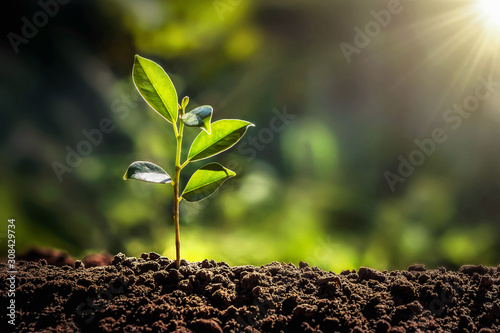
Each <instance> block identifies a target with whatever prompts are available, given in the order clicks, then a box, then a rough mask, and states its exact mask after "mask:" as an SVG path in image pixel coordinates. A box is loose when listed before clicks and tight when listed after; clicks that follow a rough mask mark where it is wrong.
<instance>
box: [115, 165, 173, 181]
mask: <svg viewBox="0 0 500 333" xmlns="http://www.w3.org/2000/svg"><path fill="white" fill-rule="evenodd" d="M123 179H125V180H127V179H137V180H142V181H145V182H149V183H157V184H168V183H170V182H171V181H172V178H170V175H169V174H168V173H166V172H165V170H163V169H162V168H161V167H159V166H158V165H156V164H154V163H151V162H146V161H136V162H134V163H132V164H130V165H129V167H128V169H127V171H126V172H125V174H124V175H123Z"/></svg>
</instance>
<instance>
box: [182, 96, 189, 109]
mask: <svg viewBox="0 0 500 333" xmlns="http://www.w3.org/2000/svg"><path fill="white" fill-rule="evenodd" d="M188 104H189V97H188V96H184V98H183V99H182V109H183V110H186V106H187V105H188Z"/></svg>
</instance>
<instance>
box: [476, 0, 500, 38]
mask: <svg viewBox="0 0 500 333" xmlns="http://www.w3.org/2000/svg"><path fill="white" fill-rule="evenodd" d="M477 7H478V10H479V12H480V14H481V16H482V17H483V20H484V22H485V24H486V25H487V27H489V28H494V29H497V30H498V31H500V0H477Z"/></svg>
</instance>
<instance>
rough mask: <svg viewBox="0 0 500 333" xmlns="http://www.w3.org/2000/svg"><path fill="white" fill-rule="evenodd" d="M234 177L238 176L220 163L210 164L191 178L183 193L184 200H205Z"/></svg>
mask: <svg viewBox="0 0 500 333" xmlns="http://www.w3.org/2000/svg"><path fill="white" fill-rule="evenodd" d="M234 176H236V173H235V172H234V171H231V170H229V169H226V168H224V167H223V166H222V165H220V164H219V163H209V164H207V165H205V166H203V167H201V168H199V169H198V170H197V171H196V172H195V173H194V174H193V175H192V176H191V179H189V181H188V183H187V185H186V188H185V189H184V192H182V198H184V199H185V200H186V201H189V202H194V201H200V200H203V199H205V198H207V197H208V196H210V195H211V194H212V193H214V192H215V191H216V190H217V189H218V188H219V187H220V186H221V185H222V183H224V182H225V181H226V180H227V179H229V178H231V177H234Z"/></svg>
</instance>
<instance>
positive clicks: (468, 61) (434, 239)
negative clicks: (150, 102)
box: [0, 0, 500, 271]
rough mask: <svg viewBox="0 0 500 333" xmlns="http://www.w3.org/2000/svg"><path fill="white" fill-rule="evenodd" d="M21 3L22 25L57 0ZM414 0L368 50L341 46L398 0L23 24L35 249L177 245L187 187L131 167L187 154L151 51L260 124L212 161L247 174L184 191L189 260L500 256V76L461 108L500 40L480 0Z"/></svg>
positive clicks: (3, 49)
mask: <svg viewBox="0 0 500 333" xmlns="http://www.w3.org/2000/svg"><path fill="white" fill-rule="evenodd" d="M11 6H12V9H10V10H9V15H8V16H9V17H8V18H6V19H5V20H3V22H4V23H3V25H4V29H5V32H4V34H3V35H4V36H7V34H8V33H9V32H14V33H16V34H20V33H21V29H22V25H23V21H21V18H22V17H23V16H25V17H27V18H28V19H29V20H31V18H32V17H33V14H34V13H36V12H38V11H40V10H41V9H40V7H39V5H38V4H37V1H35V0H33V1H28V0H24V1H16V2H15V3H12V5H11ZM401 6H402V8H403V10H402V11H401V13H399V14H397V15H393V16H392V20H391V21H390V23H389V24H388V25H387V27H382V28H381V32H380V33H379V34H377V35H376V36H375V37H373V38H371V41H370V44H369V45H368V46H366V47H365V48H362V49H360V52H359V53H355V54H353V55H352V59H351V60H352V62H351V63H350V64H349V63H348V62H347V61H346V58H345V57H344V54H343V53H342V50H341V48H340V47H339V45H340V43H342V42H346V43H350V44H353V43H354V37H355V31H354V30H353V29H354V28H355V27H360V28H361V29H364V28H365V25H366V24H367V23H369V22H370V21H373V20H374V18H373V16H372V14H370V11H372V10H374V11H380V10H383V9H386V8H387V1H380V0H377V1H369V2H368V1H360V2H359V3H356V5H353V3H352V1H347V0H346V1H336V2H325V1H319V0H318V1H309V2H307V3H305V2H302V1H298V0H291V1H286V2H281V1H247V0H241V1H226V0H217V1H195V0H189V1H159V0H148V1H146V0H141V1H138V0H135V1H132V0H120V1H118V0H110V1H101V2H97V1H78V0H73V1H71V2H70V3H68V4H66V5H61V7H60V8H59V12H58V13H57V14H56V15H55V16H54V17H51V18H50V19H49V22H48V24H46V25H44V26H43V27H40V28H39V31H38V33H37V34H36V36H34V37H33V38H30V39H29V41H28V43H26V44H20V45H19V49H20V50H19V52H18V53H15V52H14V51H13V48H12V45H11V44H10V43H9V41H8V39H3V40H2V42H1V43H2V44H1V45H0V57H1V59H2V60H3V61H2V66H1V72H0V75H1V77H2V80H1V81H0V101H1V102H0V103H1V106H2V107H1V110H2V111H1V112H2V122H0V127H1V131H0V136H1V143H0V150H1V152H2V156H3V159H2V163H1V164H0V173H1V174H2V186H1V187H0V209H1V211H2V212H3V213H4V215H5V216H4V219H5V220H6V219H7V218H8V217H15V218H16V220H17V221H16V228H17V229H16V231H17V234H16V240H17V249H18V251H23V250H25V249H27V248H28V247H30V246H33V245H38V246H51V247H57V248H61V249H64V250H66V251H68V252H70V253H71V254H72V255H74V256H76V257H81V256H83V255H85V254H87V253H91V252H95V251H109V252H110V253H116V252H118V251H121V252H124V253H126V254H127V255H130V256H132V255H133V256H138V255H139V254H140V253H141V252H149V251H156V252H160V253H162V254H164V255H167V256H169V257H173V256H174V253H175V250H174V246H175V245H174V228H173V218H172V216H173V211H172V207H173V203H172V194H171V189H170V188H166V187H164V186H151V185H150V184H142V183H140V182H130V183H128V182H127V183H125V182H124V181H123V180H122V179H121V176H122V174H123V172H124V166H126V165H128V162H129V161H131V160H149V161H152V162H155V163H158V164H160V165H171V164H172V163H173V159H174V151H175V140H174V137H173V136H172V134H171V133H170V131H169V129H168V128H167V127H165V126H163V124H159V123H158V121H157V120H158V119H157V117H158V115H157V114H155V113H154V112H152V110H150V109H149V108H148V106H147V105H146V103H144V102H143V101H142V100H140V97H139V95H138V93H137V92H136V91H135V88H134V87H133V84H132V79H131V70H132V64H133V56H134V54H136V53H138V54H141V55H143V56H147V57H151V58H153V59H155V60H156V61H157V62H158V63H160V64H161V65H162V66H163V67H164V68H165V69H166V70H167V72H168V73H169V75H171V77H172V80H173V81H174V84H175V86H176V87H177V89H178V94H179V96H180V97H182V96H185V95H188V96H189V97H190V99H191V103H190V108H191V107H192V108H194V107H196V106H198V105H203V104H208V105H212V106H213V107H214V120H217V119H222V118H241V119H248V120H249V121H251V122H253V123H254V124H256V127H255V128H252V129H250V130H249V131H248V133H247V136H248V138H247V137H246V138H244V139H243V140H242V141H241V142H240V143H238V145H237V146H235V147H234V148H232V149H231V150H229V154H227V155H225V156H221V157H217V158H215V159H212V160H217V161H220V162H221V163H223V164H224V165H226V166H228V167H229V168H231V169H233V170H235V171H236V172H237V173H238V176H237V177H236V178H234V179H233V180H232V181H231V182H229V183H228V184H227V185H225V186H224V188H223V189H221V190H220V191H218V192H217V193H216V194H215V195H214V196H213V197H210V198H209V199H207V200H205V201H202V202H200V203H197V204H194V205H184V204H181V224H182V226H181V239H182V244H183V247H182V249H183V252H182V256H183V257H184V258H186V259H188V260H191V261H196V260H202V259H204V258H215V259H216V260H219V261H222V260H224V261H227V262H228V263H230V264H231V265H243V264H257V265H261V264H265V263H268V262H270V261H273V260H277V261H291V262H294V263H296V264H297V263H298V262H299V260H305V261H308V262H310V263H311V264H312V265H317V266H319V267H321V268H324V269H331V270H335V271H340V270H341V269H350V268H357V267H359V266H361V265H365V266H371V267H374V268H378V269H403V268H406V267H407V266H408V265H410V264H412V263H424V264H427V265H428V266H430V267H435V266H438V265H445V266H447V267H449V268H456V267H457V266H459V265H462V264H468V263H475V264H486V265H497V264H498V263H499V261H500V245H499V244H500V220H499V218H500V205H498V202H499V200H500V154H499V153H498V149H497V147H498V146H499V143H500V131H499V130H498V129H499V125H500V112H499V110H500V108H499V106H500V90H499V91H495V92H494V93H493V94H492V96H491V97H490V98H489V99H487V100H486V101H484V102H482V103H481V105H480V107H479V108H478V110H477V111H475V112H474V113H472V114H471V115H470V116H469V117H467V118H464V119H463V122H462V124H461V126H460V127H459V128H458V129H456V130H454V129H452V128H451V127H450V126H449V124H447V123H446V122H444V121H443V114H444V113H445V112H446V110H447V109H449V108H452V107H453V105H454V104H455V103H462V102H463V101H464V99H465V98H466V97H467V96H469V95H471V94H473V93H474V89H475V87H476V86H477V84H478V77H483V78H488V76H489V75H490V74H491V75H493V78H496V79H494V81H500V73H499V71H498V66H497V64H498V60H499V59H498V54H500V53H499V52H498V48H499V47H500V43H499V40H500V37H499V36H498V32H492V31H486V30H485V28H484V26H483V25H481V22H480V18H478V17H477V15H476V13H475V11H474V10H473V9H472V7H471V6H473V0H470V1H457V2H450V1H444V0H443V1H436V2H433V3H432V4H429V3H427V2H415V1H414V2H410V1H401ZM278 114H281V115H283V114H289V115H292V116H293V117H294V118H293V117H292V116H290V118H287V119H285V120H283V117H280V116H278ZM106 118H109V119H110V120H111V122H112V124H113V130H111V131H110V132H109V133H103V134H102V136H103V137H102V142H101V143H99V144H97V145H92V147H91V152H90V153H89V154H88V156H84V157H83V158H82V160H81V161H80V163H78V165H77V166H75V167H72V168H71V172H66V173H64V174H63V175H62V181H61V182H60V181H59V180H58V177H57V175H56V173H55V172H54V169H53V165H52V164H53V163H54V161H57V162H59V163H62V164H66V165H67V162H66V161H65V159H66V155H67V154H68V151H67V147H70V149H74V150H77V149H78V146H79V145H80V146H81V145H82V141H83V140H87V138H86V137H85V135H84V134H83V133H82V131H83V130H86V131H89V132H92V130H93V129H99V127H100V123H101V122H102V120H103V119H106ZM292 118H293V119H292ZM435 128H443V129H444V130H445V132H446V134H447V135H448V139H447V141H446V142H444V143H442V144H439V145H437V146H436V151H435V153H434V154H432V155H431V156H429V157H426V159H425V162H424V163H423V164H422V165H421V166H418V167H416V169H415V171H414V173H413V174H412V175H411V176H410V177H408V178H407V179H406V180H405V181H404V182H403V183H397V184H396V188H395V191H394V192H392V191H391V189H390V186H389V185H388V184H387V182H386V179H385V177H384V173H385V172H386V171H391V172H393V173H397V169H398V165H399V163H400V161H399V159H398V158H399V156H400V155H401V156H403V157H404V158H408V156H409V154H410V153H412V152H413V151H414V150H415V149H417V148H418V147H417V146H416V145H415V143H414V140H415V139H419V140H424V139H426V138H430V137H431V135H432V134H431V133H432V131H433V130H434V129H435ZM197 131H198V130H193V129H186V131H185V132H186V135H187V136H188V138H186V140H185V141H186V142H189V140H191V139H192V138H194V136H195V135H196V134H197ZM187 150H188V147H185V150H184V153H187ZM188 168H189V167H188ZM193 168H194V169H195V168H196V166H193ZM194 169H192V170H188V171H187V172H186V174H190V172H192V171H194ZM166 171H167V172H172V170H166ZM186 180H187V179H185V180H184V184H185V181H186ZM0 233H1V232H0ZM0 236H1V235H0ZM0 241H2V243H3V242H4V241H5V237H3V238H0ZM5 253H6V252H5Z"/></svg>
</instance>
